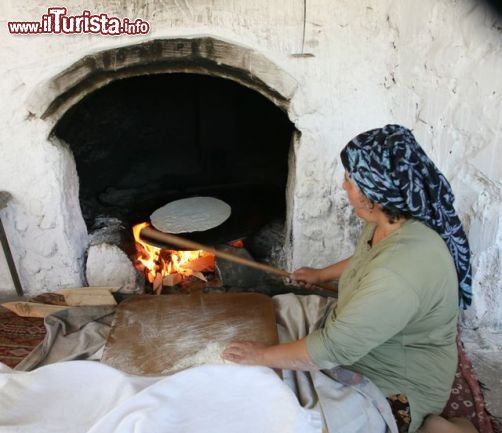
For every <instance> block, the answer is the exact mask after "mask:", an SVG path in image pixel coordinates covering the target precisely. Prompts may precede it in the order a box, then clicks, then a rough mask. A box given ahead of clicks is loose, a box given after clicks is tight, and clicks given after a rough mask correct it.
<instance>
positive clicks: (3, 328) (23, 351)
mask: <svg viewBox="0 0 502 433" xmlns="http://www.w3.org/2000/svg"><path fill="white" fill-rule="evenodd" d="M44 337H45V327H44V319H40V318H36V317H19V316H17V315H16V314H14V313H12V312H11V311H9V310H7V309H5V308H3V307H0V362H3V363H4V364H6V365H8V366H9V367H15V366H16V365H17V364H19V363H20V362H21V361H22V360H23V359H24V358H25V357H26V356H27V355H28V354H29V353H30V352H31V351H32V350H33V349H34V348H35V346H37V345H38V344H39V343H40V342H41V341H42V340H43V339H44Z"/></svg>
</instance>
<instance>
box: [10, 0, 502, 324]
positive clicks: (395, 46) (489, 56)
mask: <svg viewBox="0 0 502 433" xmlns="http://www.w3.org/2000/svg"><path fill="white" fill-rule="evenodd" d="M52 6H60V5H56V4H50V3H48V2H46V1H41V0H27V1H24V2H17V1H14V0H6V1H2V3H1V4H0V39H1V40H2V44H1V45H0V100H1V101H2V103H1V104H0V123H1V128H0V188H1V189H2V190H6V191H9V192H10V193H11V194H12V195H13V200H11V202H10V203H9V206H8V207H7V209H5V210H3V211H2V214H1V217H2V220H3V222H4V225H5V228H6V231H7V234H8V237H9V241H10V244H11V248H12V250H13V253H14V255H15V257H16V260H17V266H18V271H19V274H20V276H21V280H22V283H23V286H24V288H25V291H26V292H27V293H29V294H35V293H39V292H43V291H47V290H54V289H57V288H60V287H72V286H73V287H75V286H80V285H82V284H85V280H84V277H83V269H84V267H85V266H84V265H85V263H84V262H85V252H86V249H87V244H88V235H87V232H86V228H85V224H84V222H83V219H82V216H81V213H80V208H79V203H78V178H77V176H76V170H75V165H74V163H73V159H72V155H71V154H70V153H69V151H68V150H67V148H66V147H65V145H64V144H63V143H53V142H51V141H50V140H49V139H48V137H49V134H50V131H51V129H52V127H53V126H54V119H45V120H43V119H41V118H40V116H39V115H38V113H36V112H34V110H33V109H32V107H33V101H35V102H36V101H37V98H40V95H39V91H40V88H41V87H42V88H43V86H44V85H46V84H47V83H48V82H50V81H51V80H52V79H53V78H54V76H56V75H58V74H59V73H61V72H62V71H63V70H65V69H67V68H68V67H70V66H71V65H72V64H74V63H75V62H77V61H79V60H80V59H82V58H83V57H85V56H86V55H89V54H93V53H96V52H99V51H102V50H105V49H111V48H114V47H120V46H126V45H130V44H137V43H140V42H144V41H148V40H151V39H162V38H164V39H166V38H173V37H199V36H202V35H209V36H211V37H213V38H215V39H220V40H224V41H228V42H231V43H234V44H236V45H239V46H243V47H246V48H249V49H251V50H255V51H256V52H257V53H260V54H261V55H263V56H265V57H267V58H268V59H269V60H270V61H271V62H273V63H274V64H275V65H277V67H278V68H280V69H281V70H283V71H284V72H285V73H286V74H289V75H291V76H292V77H293V78H294V79H295V80H296V81H297V83H298V86H297V90H296V91H295V93H294V94H293V95H292V97H291V100H290V104H289V107H288V115H289V117H290V119H291V121H292V122H294V124H295V125H296V127H297V129H298V131H299V132H300V134H301V135H300V136H299V138H298V140H295V143H294V152H293V154H292V161H291V165H290V181H289V189H288V192H287V194H288V203H289V214H288V227H289V239H290V242H288V244H287V245H286V246H285V254H286V257H287V259H288V266H289V268H290V269H293V268H295V267H297V266H300V265H314V266H322V265H327V264H329V263H332V262H334V261H336V260H338V259H342V258H344V257H345V256H347V255H349V254H350V253H351V251H352V248H353V244H354V240H355V239H356V237H357V233H358V230H359V228H360V224H359V222H358V221H357V220H356V219H355V217H354V215H353V213H352V211H351V209H350V207H349V205H348V203H347V200H346V199H345V195H344V192H343V191H342V190H341V180H342V176H343V170H342V166H341V163H340V162H339V159H338V154H339V151H340V149H341V148H342V147H343V145H344V144H345V143H346V142H347V141H348V140H349V139H351V138H352V137H353V136H354V135H356V134H357V133H359V132H362V131H363V130H366V129H370V128H374V127H378V126H382V125H384V124H386V123H402V124H404V125H406V126H408V127H410V128H412V129H413V130H414V132H415V135H416V137H417V139H418V140H419V142H420V143H421V144H422V146H423V147H424V148H425V150H426V152H427V153H428V154H429V155H430V156H431V158H432V159H433V160H434V161H435V162H436V163H437V165H438V166H439V167H440V168H441V169H442V170H443V171H444V173H445V174H446V175H447V177H448V178H449V179H450V180H451V183H452V186H453V188H454V191H455V193H456V196H457V206H456V207H457V210H458V212H459V214H460V216H461V219H462V220H463V222H464V223H465V226H466V231H467V233H468V236H469V239H470V242H471V247H472V253H473V265H474V291H475V298H474V306H473V308H471V309H470V310H469V311H468V313H467V315H466V318H465V320H466V323H467V324H471V325H473V326H481V327H483V328H485V329H487V330H492V331H499V332H500V331H502V296H501V294H502V275H501V273H502V271H501V266H500V256H501V249H502V227H501V217H500V215H501V214H502V200H501V198H502V197H501V195H502V182H501V177H502V172H501V171H500V170H499V169H498V166H499V164H500V162H501V159H502V155H501V150H500V149H501V146H500V143H499V140H500V138H501V128H502V114H501V113H502V21H501V19H497V17H496V16H495V15H494V14H493V13H492V12H491V10H489V9H488V8H486V7H485V6H484V4H483V3H480V2H475V1H474V0H457V1H454V0H424V1H422V2H416V1H413V0H379V1H370V0H365V1H358V2H351V1H346V0H311V1H309V2H307V8H306V10H305V9H304V6H305V3H304V2H303V1H300V0H286V1H285V2H280V3H279V2H272V1H269V0H254V1H252V2H250V1H246V0H233V1H228V0H212V1H211V0H192V1H190V0H183V1H181V0H179V1H178V0H172V1H171V0H167V1H165V0H164V1H161V0H150V1H139V0H137V1H125V0H113V1H107V2H101V1H98V0H92V1H84V0H71V1H70V0H67V2H66V3H65V5H64V6H66V7H67V8H68V9H69V11H68V12H69V14H80V13H81V12H82V10H84V9H87V10H90V11H91V13H93V14H99V13H107V14H108V15H109V16H118V17H124V16H126V17H129V18H131V19H135V18H141V19H143V20H145V21H147V22H149V24H150V32H149V34H147V35H144V36H138V35H136V36H124V35H122V36H103V35H83V34H80V35H32V36H20V35H12V34H10V33H9V32H8V29H7V22H8V21H25V20H26V21H31V20H33V21H35V20H39V19H40V17H41V15H42V14H44V13H46V11H47V8H48V7H52ZM305 12H306V13H305ZM42 96H43V95H42ZM9 281H10V278H9V275H8V269H7V267H6V266H5V265H4V262H3V261H0V282H1V283H2V288H1V289H0V292H9V291H13V288H12V287H11V286H10V285H9Z"/></svg>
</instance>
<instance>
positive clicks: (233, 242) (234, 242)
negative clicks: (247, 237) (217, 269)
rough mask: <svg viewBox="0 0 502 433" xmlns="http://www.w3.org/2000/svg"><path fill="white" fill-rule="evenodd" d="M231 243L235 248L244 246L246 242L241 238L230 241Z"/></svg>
mask: <svg viewBox="0 0 502 433" xmlns="http://www.w3.org/2000/svg"><path fill="white" fill-rule="evenodd" d="M230 245H231V246H232V247H234V248H244V242H243V241H242V240H241V239H237V240H236V241H232V242H230Z"/></svg>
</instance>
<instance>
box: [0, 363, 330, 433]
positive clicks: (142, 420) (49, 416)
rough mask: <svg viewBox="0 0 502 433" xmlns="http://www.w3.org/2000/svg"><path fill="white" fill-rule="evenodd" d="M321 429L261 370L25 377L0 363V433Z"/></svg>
mask: <svg viewBox="0 0 502 433" xmlns="http://www.w3.org/2000/svg"><path fill="white" fill-rule="evenodd" d="M321 425H322V423H321V417H320V414H319V413H318V412H317V411H314V410H308V409H304V408H302V407H301V406H300V404H299V403H298V400H297V398H296V396H295V395H294V393H293V392H292V391H291V390H290V389H289V388H288V387H287V386H286V385H285V384H284V383H283V382H282V381H281V380H280V378H279V377H278V376H277V375H276V374H275V373H274V372H273V371H272V370H271V369H269V368H265V367H249V366H239V365H206V366H202V367H197V368H191V369H188V370H185V371H182V372H180V373H177V374H174V375H172V376H168V377H161V378H148V377H138V376H130V375H127V374H125V373H122V372H121V371H119V370H116V369H113V368H112V367H109V366H106V365H104V364H101V363H98V362H94V361H70V362H61V363H56V364H51V365H48V366H44V367H41V368H38V369H36V370H34V371H31V372H19V371H14V370H11V369H10V368H8V367H6V366H4V365H2V364H1V363H0V433H84V432H85V433H112V432H113V433H169V432H173V433H191V432H197V433H199V432H200V433H213V432H214V433H225V432H228V433H235V432H239V433H246V432H249V433H258V432H263V433H320V432H321Z"/></svg>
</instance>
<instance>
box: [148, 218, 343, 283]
mask: <svg viewBox="0 0 502 433" xmlns="http://www.w3.org/2000/svg"><path fill="white" fill-rule="evenodd" d="M140 236H141V238H142V239H143V240H144V241H146V242H148V240H154V241H160V242H164V243H167V244H170V245H174V246H176V247H178V248H184V249H186V250H203V251H207V252H209V253H212V254H214V255H215V256H216V257H218V258H220V259H224V260H228V261H229V262H233V263H238V264H239V265H243V266H248V267H250V268H254V269H257V270H259V271H263V272H267V273H269V274H275V275H278V276H280V277H287V278H289V277H290V276H291V274H290V273H289V272H287V271H285V270H283V269H279V268H276V267H274V266H270V265H267V264H265V263H259V262H255V261H253V260H249V259H246V258H245V257H240V256H236V255H233V254H230V253H227V252H225V251H219V250H216V249H214V248H213V247H210V246H207V245H203V244H199V243H198V242H193V241H191V240H189V239H185V238H183V237H181V236H177V235H173V234H170V233H164V232H160V231H158V230H156V229H154V228H152V227H145V228H144V229H143V230H141V234H140ZM316 286H318V287H320V288H322V289H326V290H331V291H335V292H337V291H338V289H337V288H336V287H335V286H333V285H331V284H326V283H320V284H316Z"/></svg>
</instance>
